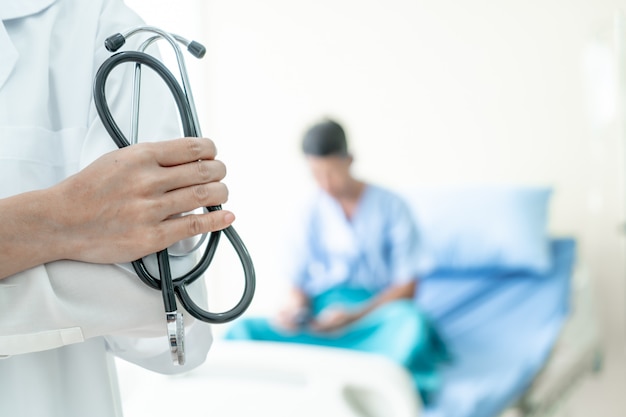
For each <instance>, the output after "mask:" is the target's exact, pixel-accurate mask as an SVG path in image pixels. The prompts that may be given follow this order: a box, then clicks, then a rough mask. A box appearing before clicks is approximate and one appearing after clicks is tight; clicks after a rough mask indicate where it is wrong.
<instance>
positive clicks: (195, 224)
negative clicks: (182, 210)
mask: <svg viewBox="0 0 626 417" xmlns="http://www.w3.org/2000/svg"><path fill="white" fill-rule="evenodd" d="M185 219H187V231H188V233H189V236H196V235H199V234H202V233H205V228H206V227H207V224H206V222H205V221H204V220H203V218H202V217H200V216H196V215H189V216H185Z"/></svg>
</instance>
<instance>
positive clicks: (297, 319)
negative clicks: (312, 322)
mask: <svg viewBox="0 0 626 417" xmlns="http://www.w3.org/2000/svg"><path fill="white" fill-rule="evenodd" d="M309 304H310V301H309V297H307V295H306V294H304V293H303V292H302V291H301V290H299V289H297V288H292V289H291V291H290V294H289V297H288V298H287V302H286V303H285V305H284V306H283V308H282V309H280V311H279V312H278V315H277V316H276V318H275V320H274V322H275V324H276V325H277V326H278V327H281V328H283V329H284V330H289V331H297V330H299V329H301V328H302V327H304V326H305V325H307V324H308V321H309V317H310V307H309Z"/></svg>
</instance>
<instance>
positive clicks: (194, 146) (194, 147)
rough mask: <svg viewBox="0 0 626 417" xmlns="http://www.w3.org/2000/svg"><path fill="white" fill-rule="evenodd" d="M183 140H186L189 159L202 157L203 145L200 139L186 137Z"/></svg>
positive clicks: (193, 159)
mask: <svg viewBox="0 0 626 417" xmlns="http://www.w3.org/2000/svg"><path fill="white" fill-rule="evenodd" d="M183 140H184V141H185V146H186V148H187V153H188V154H189V159H190V160H191V161H195V160H198V159H201V156H202V145H201V144H200V141H199V140H198V139H196V138H184V139H183Z"/></svg>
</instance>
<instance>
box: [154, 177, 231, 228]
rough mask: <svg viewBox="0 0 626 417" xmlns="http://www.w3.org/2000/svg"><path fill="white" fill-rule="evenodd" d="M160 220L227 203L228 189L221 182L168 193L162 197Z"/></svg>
mask: <svg viewBox="0 0 626 417" xmlns="http://www.w3.org/2000/svg"><path fill="white" fill-rule="evenodd" d="M163 198H164V199H165V200H164V201H165V202H164V203H163V204H162V205H161V206H157V207H160V209H161V210H162V211H161V216H160V217H161V218H163V219H165V218H167V217H170V216H173V215H176V214H179V213H186V212H189V211H193V210H195V209H197V208H200V207H209V206H219V205H220V204H224V203H226V201H228V188H227V187H226V185H225V184H223V183H221V182H210V183H208V184H198V185H194V186H191V187H186V188H179V189H177V190H174V191H170V192H168V193H166V194H165V196H164V197H163Z"/></svg>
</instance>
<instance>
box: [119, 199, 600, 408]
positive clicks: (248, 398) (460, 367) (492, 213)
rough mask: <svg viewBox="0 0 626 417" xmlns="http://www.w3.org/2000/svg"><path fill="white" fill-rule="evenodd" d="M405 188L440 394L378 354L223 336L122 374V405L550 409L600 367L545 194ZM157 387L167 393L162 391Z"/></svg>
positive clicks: (584, 299)
mask: <svg viewBox="0 0 626 417" xmlns="http://www.w3.org/2000/svg"><path fill="white" fill-rule="evenodd" d="M402 192H403V193H405V195H406V197H407V200H408V201H409V202H410V204H411V206H412V207H413V209H414V211H415V213H416V219H418V220H417V221H418V225H419V227H420V230H421V231H422V234H423V235H424V236H423V238H424V246H423V249H424V251H423V252H424V253H426V255H427V256H425V258H424V259H423V265H424V271H425V272H424V276H423V278H422V280H421V282H420V289H419V294H418V297H417V298H416V302H417V303H418V305H419V306H420V307H421V308H422V309H424V311H426V312H427V313H428V314H429V315H430V316H431V318H432V319H433V321H434V322H435V323H436V324H437V326H438V328H439V329H440V331H441V333H442V335H443V337H444V338H445V339H446V341H447V342H448V344H449V347H450V349H451V351H452V354H453V361H452V362H451V363H450V364H448V365H446V366H445V367H444V368H443V369H442V375H443V387H442V389H441V391H440V393H439V395H438V396H437V397H436V398H435V400H434V402H433V403H432V404H430V405H428V406H424V405H423V404H422V403H421V401H420V399H419V396H417V395H416V393H415V391H414V389H413V385H412V382H411V378H410V376H409V375H408V373H407V372H406V371H405V370H404V369H403V368H401V367H399V366H397V365H396V364H394V363H391V362H390V361H388V360H386V359H385V358H383V357H379V356H377V355H373V354H367V353H359V352H353V351H347V350H341V349H333V348H322V347H313V346H305V345H294V344H276V343H269V342H251V341H250V342H246V341H225V340H216V341H215V343H214V347H213V348H212V351H211V353H210V354H209V357H208V359H207V361H206V363H205V364H204V365H202V366H201V367H200V368H198V369H196V370H194V371H192V372H189V373H187V374H184V375H180V376H174V377H171V376H170V377H165V376H159V375H154V377H151V378H150V383H149V384H143V385H141V384H139V385H132V386H131V384H130V383H126V387H127V388H128V389H126V390H124V391H123V392H124V395H125V396H124V409H125V412H126V414H125V415H126V416H127V417H133V416H142V415H154V416H166V415H171V414H172V413H174V412H176V413H181V412H184V413H185V414H186V415H189V416H205V415H206V416H216V415H218V416H221V417H237V416H250V415H259V416H277V417H279V416H294V415H298V416H320V415H327V416H336V417H344V416H345V417H382V416H384V417H416V416H424V417H440V416H441V417H498V416H501V417H518V416H525V417H538V416H546V417H547V416H550V415H554V414H555V412H556V411H558V407H559V404H560V403H561V402H563V401H564V400H565V399H566V398H567V397H568V395H569V394H570V393H571V392H572V390H573V388H574V387H575V385H576V383H578V382H579V381H581V380H582V378H584V377H585V376H587V375H589V374H591V373H592V372H595V371H597V370H598V369H599V367H600V365H601V359H602V350H601V345H600V342H599V340H600V337H599V330H598V326H597V323H596V321H595V312H594V308H593V293H592V291H591V288H592V287H591V283H590V278H589V276H588V273H587V272H586V271H585V270H584V268H583V265H581V262H580V260H578V259H577V256H576V252H577V251H576V241H575V240H574V239H571V238H555V237H551V236H549V235H548V232H547V217H548V202H549V199H550V195H551V191H550V190H547V189H543V188H529V187H522V188H520V187H479V188H476V187H470V188H468V187H464V188H462V189H458V188H454V189H449V188H446V189H443V190H442V189H440V188H438V189H419V190H415V189H413V190H409V191H408V192H407V191H406V190H403V191H402ZM453 203H454V204H453ZM459 211H462V212H463V213H464V215H463V216H459V215H458V214H459V213H458V212H459ZM529 217H530V219H529ZM503 227H504V228H505V229H504V230H505V231H506V236H501V231H502V228H503ZM429 234H430V236H433V238H430V236H429ZM446 234H448V236H444V235H446ZM429 239H430V240H429ZM521 240H526V242H521ZM463 241H466V242H468V244H471V246H466V247H463V244H462V242H463ZM459 242H461V243H459ZM446 245H447V246H446ZM451 245H452V246H454V248H453V249H450V246H451ZM455 245H456V246H455ZM513 252H516V253H513ZM433 265H438V266H437V267H433ZM441 265H445V266H446V267H445V268H441V267H440V266H441ZM124 385H125V383H124V382H123V381H122V386H123V387H124ZM155 393H163V401H158V398H160V397H161V396H159V395H156V396H155ZM167 398H170V399H171V398H179V399H181V398H182V399H183V400H182V401H181V400H178V401H174V402H172V401H168V400H167Z"/></svg>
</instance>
